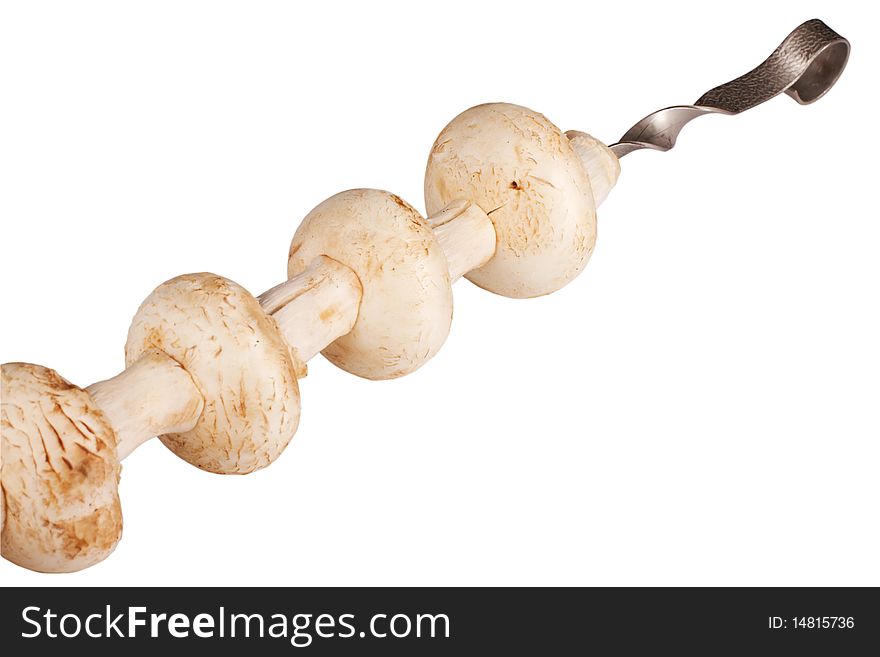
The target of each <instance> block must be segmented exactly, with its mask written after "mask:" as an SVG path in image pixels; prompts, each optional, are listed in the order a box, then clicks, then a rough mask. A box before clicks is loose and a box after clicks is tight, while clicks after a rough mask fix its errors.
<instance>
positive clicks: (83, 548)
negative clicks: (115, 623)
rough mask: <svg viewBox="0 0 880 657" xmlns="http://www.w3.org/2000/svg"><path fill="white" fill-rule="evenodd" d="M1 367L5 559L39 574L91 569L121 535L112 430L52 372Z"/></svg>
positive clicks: (90, 404) (86, 399)
mask: <svg viewBox="0 0 880 657" xmlns="http://www.w3.org/2000/svg"><path fill="white" fill-rule="evenodd" d="M0 369H2V377H0V378H2V388H3V390H2V398H3V399H2V404H0V406H2V424H0V450H2V455H3V457H2V458H3V460H2V465H0V475H2V476H0V481H2V488H3V490H2V496H3V498H4V499H5V501H4V507H5V508H4V510H3V511H4V514H5V518H4V522H3V529H2V553H3V557H4V558H6V559H8V560H9V561H12V562H13V563H16V564H18V565H19V566H24V567H25V568H30V569H31V570H37V571H41V572H52V573H66V572H73V571H76V570H81V569H83V568H87V567H89V566H92V565H94V564H96V563H98V562H99V561H101V560H103V559H104V558H106V557H107V556H108V555H109V554H110V553H111V552H112V551H113V549H114V548H115V547H116V544H117V543H118V542H119V539H120V538H121V537H122V509H121V508H120V506H119V494H118V490H117V486H118V484H119V472H120V469H121V468H120V465H119V461H118V460H117V458H116V435H115V434H114V432H113V428H112V427H111V426H110V423H109V421H108V420H107V418H106V417H105V416H104V413H102V412H101V410H100V409H99V408H98V407H97V405H96V404H95V402H94V401H93V400H92V398H91V397H90V396H89V394H88V393H87V392H86V391H84V390H82V389H80V388H77V387H76V386H75V385H73V384H71V383H69V382H68V381H65V380H64V379H63V378H61V377H60V376H59V375H58V373H57V372H55V371H54V370H50V369H47V368H45V367H41V366H39V365H30V364H27V363H6V364H4V365H3V366H2V368H0Z"/></svg>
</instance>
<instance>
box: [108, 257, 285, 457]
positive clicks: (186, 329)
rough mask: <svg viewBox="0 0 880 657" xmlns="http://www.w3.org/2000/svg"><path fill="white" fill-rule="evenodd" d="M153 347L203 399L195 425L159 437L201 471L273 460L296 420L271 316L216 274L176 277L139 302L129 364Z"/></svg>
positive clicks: (128, 349) (279, 340)
mask: <svg viewBox="0 0 880 657" xmlns="http://www.w3.org/2000/svg"><path fill="white" fill-rule="evenodd" d="M150 349H158V350H159V351H162V352H164V353H165V354H167V355H168V356H170V357H171V358H173V359H174V360H176V361H177V362H178V363H180V365H181V366H182V367H183V368H184V369H185V370H186V371H187V372H188V373H189V375H190V376H191V377H192V378H193V381H194V382H195V385H196V387H197V388H198V389H199V391H200V392H201V393H202V396H203V397H204V400H205V406H204V410H203V411H202V415H201V417H200V418H199V421H198V423H197V424H196V426H195V427H194V428H193V429H192V430H190V431H187V432H185V433H171V434H166V435H164V436H161V440H162V442H163V443H165V445H166V446H167V447H168V448H169V449H171V451H173V452H174V453H175V454H177V455H178V456H179V457H181V458H182V459H184V460H186V461H188V462H189V463H192V464H193V465H195V466H196V467H198V468H201V469H202V470H208V471H209V472H216V473H219V474H244V473H248V472H253V471H254V470H258V469H260V468H263V467H265V466H267V465H269V464H270V463H272V461H274V460H275V459H276V458H277V457H278V456H279V455H280V454H281V452H282V451H283V450H284V448H285V447H286V446H287V443H289V442H290V439H291V438H292V437H293V434H294V433H295V432H296V428H297V425H298V424H299V411H300V399H299V386H298V384H297V380H296V371H297V367H296V364H295V357H294V356H293V354H292V353H291V351H290V349H289V347H288V345H287V342H285V340H284V338H283V337H282V336H281V333H280V331H279V329H278V325H277V324H276V323H275V320H274V319H272V318H271V317H269V316H268V315H267V314H266V313H265V312H263V309H262V308H261V307H260V304H259V302H258V301H257V300H256V299H255V298H254V297H253V296H251V294H250V293H249V292H248V291H247V290H245V289H244V288H243V287H241V286H240V285H238V284H237V283H234V282H232V281H230V280H229V279H226V278H223V277H222V276H217V275H215V274H207V273H203V274H187V275H184V276H178V277H177V278H173V279H171V280H170V281H167V282H166V283H163V284H162V285H160V286H159V287H157V288H156V289H155V290H154V291H153V292H152V294H150V296H149V297H147V299H146V300H145V301H144V302H143V303H142V304H141V307H140V308H139V309H138V311H137V314H136V315H135V317H134V320H133V321H132V324H131V328H130V329H129V332H128V341H127V342H126V345H125V360H126V363H127V364H128V365H131V364H132V363H133V362H135V361H136V360H137V359H138V358H140V356H141V354H143V353H144V352H146V351H148V350H150Z"/></svg>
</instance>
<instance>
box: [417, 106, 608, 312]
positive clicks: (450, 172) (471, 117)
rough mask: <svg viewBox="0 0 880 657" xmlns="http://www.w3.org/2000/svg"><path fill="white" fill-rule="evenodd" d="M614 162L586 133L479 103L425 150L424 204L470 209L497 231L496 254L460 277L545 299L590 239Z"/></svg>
mask: <svg viewBox="0 0 880 657" xmlns="http://www.w3.org/2000/svg"><path fill="white" fill-rule="evenodd" d="M619 170H620V169H619V165H618V163H617V157H616V156H615V155H614V154H613V153H612V152H611V151H610V150H609V149H608V148H607V147H606V146H604V145H603V144H601V143H600V142H599V141H598V140H595V139H593V138H592V137H590V136H589V135H586V134H584V133H576V132H570V133H568V136H567V135H565V134H563V133H562V131H560V130H559V128H557V127H556V126H555V125H553V124H552V123H551V122H550V121H548V120H547V119H546V118H545V117H544V116H543V115H541V114H539V113H537V112H534V111H532V110H530V109H528V108H525V107H520V106H518V105H510V104H507V103H492V104H488V105H478V106H477V107H472V108H470V109H469V110H466V111H464V112H462V113H461V114H459V115H458V116H457V117H456V118H454V119H453V120H452V121H451V122H450V123H449V125H447V126H446V127H445V128H444V129H443V131H442V132H441V133H440V135H439V136H438V137H437V140H436V141H435V142H434V146H433V148H432V149H431V154H430V156H429V158H428V167H427V170H426V172H425V205H426V206H427V210H428V212H429V213H434V212H437V211H439V210H440V209H441V208H442V207H443V206H445V205H446V204H448V203H450V202H451V201H453V200H455V199H467V200H470V201H473V202H474V203H476V204H477V205H478V206H479V207H480V208H482V209H483V210H484V211H485V212H486V213H488V215H489V216H490V218H491V220H492V223H493V224H494V226H495V232H496V234H497V240H498V242H497V248H496V252H495V256H494V257H493V258H492V259H491V260H489V262H488V263H486V264H485V265H483V266H482V267H480V268H478V269H476V270H474V271H471V272H470V273H468V274H466V276H467V277H468V278H469V279H470V280H471V281H472V282H474V283H476V284H477V285H479V286H480V287H482V288H485V289H487V290H490V291H492V292H496V293H498V294H503V295H505V296H509V297H517V298H525V297H536V296H540V295H542V294H549V293H550V292H553V291H555V290H558V289H559V288H561V287H562V286H563V285H565V284H566V283H569V282H570V281H571V280H573V279H574V278H575V277H576V276H577V275H578V274H579V273H580V272H581V271H582V270H583V268H584V266H585V265H586V264H587V261H588V260H589V259H590V255H591V254H592V252H593V246H594V245H595V243H596V206H597V205H598V203H600V202H601V201H602V200H604V198H605V196H607V194H608V191H609V190H610V188H611V187H612V186H613V185H614V183H615V182H616V180H617V175H618V173H619Z"/></svg>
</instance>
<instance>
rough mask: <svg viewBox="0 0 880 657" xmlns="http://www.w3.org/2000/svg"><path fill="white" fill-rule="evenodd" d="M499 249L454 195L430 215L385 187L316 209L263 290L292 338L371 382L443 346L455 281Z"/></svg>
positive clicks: (488, 226)
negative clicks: (278, 274)
mask: <svg viewBox="0 0 880 657" xmlns="http://www.w3.org/2000/svg"><path fill="white" fill-rule="evenodd" d="M494 252H495V230H494V228H493V226H492V222H491V221H490V220H489V218H488V217H487V216H486V214H485V213H484V212H483V211H482V210H481V209H480V208H479V207H477V206H476V205H475V204H473V203H471V202H469V201H461V200H456V201H454V202H453V203H451V204H449V205H448V206H447V207H445V208H442V209H441V211H440V212H438V213H436V214H435V215H432V216H431V217H430V218H428V219H427V220H425V219H423V218H422V216H421V215H420V214H419V213H418V212H417V211H416V210H415V209H414V208H412V206H410V205H409V204H407V203H406V202H405V201H403V200H402V199H400V198H399V197H397V196H395V195H394V194H391V193H389V192H385V191H381V190H375V189H355V190H349V191H347V192H342V193H340V194H337V195H336V196H333V197H331V198H329V199H327V200H326V201H324V202H323V203H321V204H320V205H318V206H317V207H316V208H315V209H314V210H312V211H311V212H310V213H309V215H308V216H307V217H306V218H305V220H304V221H303V223H302V225H301V226H300V227H299V229H298V230H297V231H296V234H295V235H294V238H293V241H292V243H291V247H290V257H289V260H288V272H289V275H290V276H291V278H290V279H289V280H288V281H286V282H284V283H282V284H281V285H278V286H276V287H274V288H272V289H271V290H269V291H267V292H265V293H264V294H263V295H261V296H260V303H261V305H262V306H263V309H264V310H266V312H268V313H270V314H272V316H273V317H274V318H275V319H276V320H277V321H278V323H279V325H280V326H281V330H282V332H283V333H284V335H285V337H286V339H287V341H288V343H289V344H290V345H291V348H293V349H294V350H295V351H296V353H297V355H298V356H299V357H300V358H301V359H302V360H303V361H307V360H308V359H309V358H311V357H312V356H313V355H314V354H316V353H317V352H318V351H322V352H323V353H324V355H325V356H326V357H327V358H329V359H330V360H331V361H332V362H333V363H335V364H336V365H338V366H339V367H341V368H343V369H345V370H347V371H349V372H352V373H354V374H357V375H359V376H363V377H365V378H368V379H390V378H395V377H398V376H402V375H404V374H408V373H409V372H412V371H414V370H415V369H417V368H418V367H420V366H421V365H422V364H424V363H425V362H427V361H428V360H429V359H430V358H431V357H432V356H433V355H434V354H435V353H436V352H437V351H438V350H439V349H440V346H441V345H442V344H443V341H444V340H445V339H446V335H447V334H448V332H449V325H450V322H451V320H452V291H451V287H450V286H451V283H452V281H454V280H456V279H457V278H459V277H460V276H461V275H462V274H464V273H465V272H467V271H470V270H471V269H473V268H475V267H479V266H480V265H482V264H483V263H485V262H486V261H487V260H488V259H489V258H491V257H492V255H493V254H494Z"/></svg>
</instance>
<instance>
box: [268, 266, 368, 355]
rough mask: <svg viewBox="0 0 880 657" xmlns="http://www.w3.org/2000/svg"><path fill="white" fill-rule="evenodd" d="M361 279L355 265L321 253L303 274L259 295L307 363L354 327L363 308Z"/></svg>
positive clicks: (288, 342) (294, 348) (283, 332)
mask: <svg viewBox="0 0 880 657" xmlns="http://www.w3.org/2000/svg"><path fill="white" fill-rule="evenodd" d="M362 293H363V292H362V288H361V282H360V279H358V277H357V274H355V273H354V271H352V270H351V268H349V267H346V266H345V265H343V264H341V263H339V262H337V261H336V260H333V259H332V258H328V257H327V256H319V257H317V258H315V259H314V260H313V261H312V262H311V264H310V265H309V266H308V268H306V270H305V271H303V272H302V273H301V274H298V275H297V276H294V277H293V278H291V279H289V280H287V281H285V282H284V283H281V284H280V285H276V286H275V287H273V288H272V289H271V290H267V291H266V292H264V293H263V294H261V295H260V296H259V297H257V298H258V300H259V302H260V305H261V306H262V307H263V310H265V311H266V313H268V314H270V315H272V317H274V318H275V321H277V322H278V325H279V326H280V328H281V333H282V335H283V336H284V338H285V340H287V344H289V345H290V347H291V349H293V350H294V351H295V352H296V355H297V356H298V357H299V359H300V360H301V361H302V362H303V363H305V362H307V361H308V360H309V359H311V358H312V357H313V356H315V355H316V354H317V353H318V352H320V351H321V350H322V349H324V347H326V346H327V345H328V344H330V343H331V342H333V341H334V340H335V339H336V338H339V337H341V336H343V335H345V334H346V333H348V332H349V331H351V329H352V328H353V327H354V323H355V321H356V320H357V316H358V309H359V308H360V303H361V295H362Z"/></svg>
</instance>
